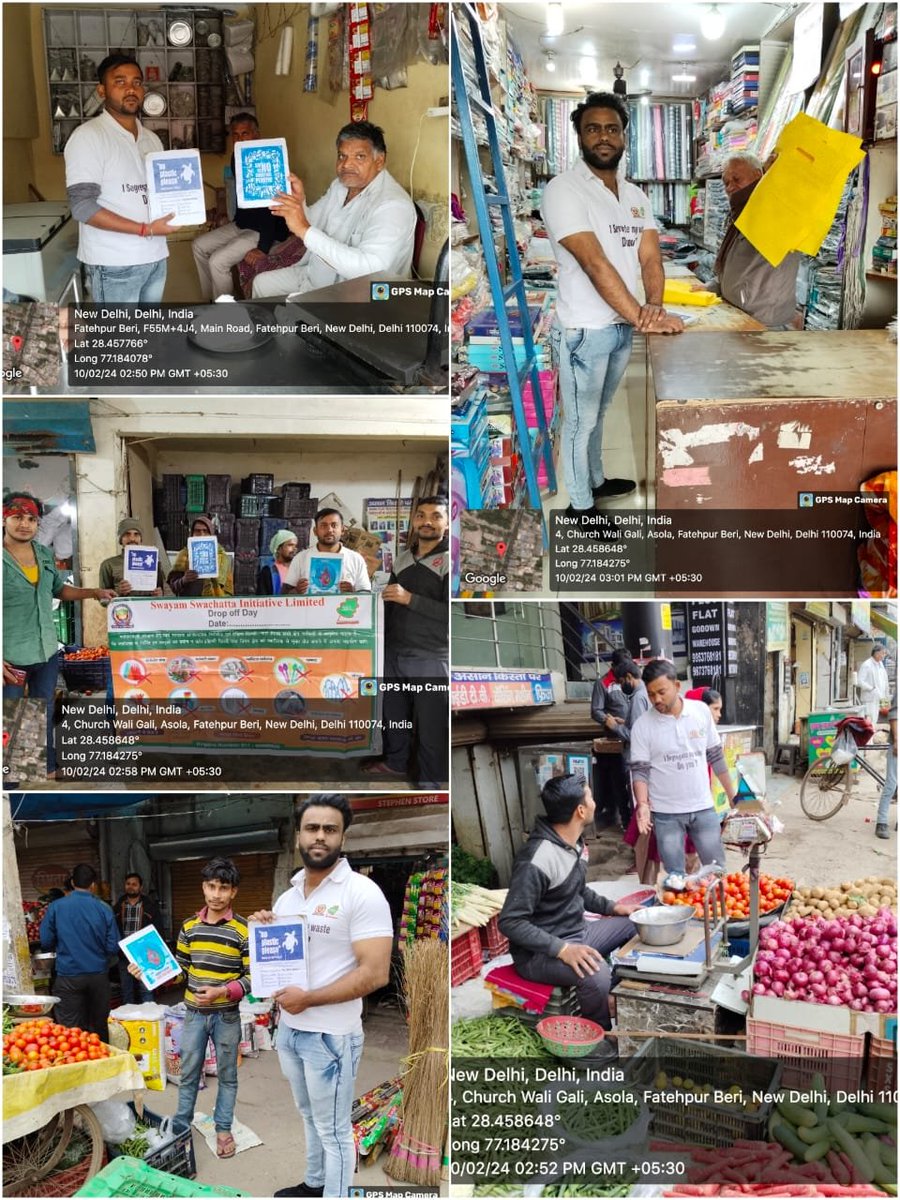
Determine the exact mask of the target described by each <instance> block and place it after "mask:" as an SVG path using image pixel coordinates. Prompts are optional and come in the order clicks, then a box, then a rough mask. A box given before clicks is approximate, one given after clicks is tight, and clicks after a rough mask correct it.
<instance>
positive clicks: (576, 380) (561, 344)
mask: <svg viewBox="0 0 900 1200" xmlns="http://www.w3.org/2000/svg"><path fill="white" fill-rule="evenodd" d="M633 335H634V329H633V327H632V326H631V325H624V324H622V325H607V326H606V328H605V329H563V328H562V327H561V326H555V327H554V329H553V341H554V345H555V347H556V351H557V355H558V357H559V390H560V395H561V396H562V401H563V419H562V437H561V439H560V461H561V462H562V468H563V479H564V480H565V484H566V490H567V491H568V493H569V503H570V504H571V505H572V507H573V508H580V509H589V508H593V506H594V498H593V496H592V495H591V489H592V488H595V487H599V486H600V485H601V484H602V483H603V481H604V478H605V476H604V474H603V418H604V417H605V415H606V410H607V409H608V408H609V406H610V403H611V402H612V398H613V396H614V395H615V391H616V388H617V387H618V386H619V383H620V382H621V380H622V376H623V375H624V374H625V368H626V367H627V366H628V359H629V358H630V357H631V342H632V338H633Z"/></svg>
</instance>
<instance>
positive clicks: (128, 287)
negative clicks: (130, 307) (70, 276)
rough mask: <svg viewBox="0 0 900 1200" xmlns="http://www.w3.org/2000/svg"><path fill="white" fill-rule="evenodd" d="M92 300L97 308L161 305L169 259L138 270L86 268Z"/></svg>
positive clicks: (88, 265) (162, 259) (87, 264)
mask: <svg viewBox="0 0 900 1200" xmlns="http://www.w3.org/2000/svg"><path fill="white" fill-rule="evenodd" d="M84 269H85V272H86V274H87V280H88V287H89V288H90V291H91V300H92V301H93V302H94V303H95V304H105V303H108V302H113V301H118V302H120V303H122V304H159V302H160V300H162V298H163V292H164V291H165V287H166V259H164V258H161V259H159V260H158V261H157V262H154V263H140V264H138V265H137V266H135V267H97V266H92V265H91V264H90V263H85V264H84Z"/></svg>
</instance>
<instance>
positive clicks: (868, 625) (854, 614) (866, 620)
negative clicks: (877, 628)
mask: <svg viewBox="0 0 900 1200" xmlns="http://www.w3.org/2000/svg"><path fill="white" fill-rule="evenodd" d="M850 620H851V621H852V622H853V624H854V625H855V626H856V627H857V628H858V629H859V630H860V632H861V633H871V632H872V620H871V617H870V615H869V601H868V600H851V601H850Z"/></svg>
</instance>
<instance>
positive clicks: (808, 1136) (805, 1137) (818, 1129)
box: [797, 1118, 831, 1146]
mask: <svg viewBox="0 0 900 1200" xmlns="http://www.w3.org/2000/svg"><path fill="white" fill-rule="evenodd" d="M826 1119H827V1118H826ZM797 1137H798V1138H800V1140H801V1141H802V1142H806V1144H807V1146H814V1145H815V1144H816V1142H821V1141H822V1140H823V1138H830V1137H831V1134H830V1133H829V1132H828V1127H827V1125H826V1124H825V1123H824V1122H823V1123H822V1124H821V1125H813V1127H812V1128H811V1129H809V1128H808V1127H807V1126H806V1125H801V1126H800V1128H799V1129H798V1130H797Z"/></svg>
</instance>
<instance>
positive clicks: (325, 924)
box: [273, 858, 394, 1034]
mask: <svg viewBox="0 0 900 1200" xmlns="http://www.w3.org/2000/svg"><path fill="white" fill-rule="evenodd" d="M305 877H306V872H305V871H298V872H297V874H296V875H294V876H293V877H292V879H291V887H290V888H289V890H288V891H286V892H284V893H283V894H282V895H280V896H279V897H278V899H277V900H276V901H275V904H274V908H273V911H274V912H275V914H276V916H279V917H281V916H305V917H306V919H307V929H308V932H309V959H308V968H309V986H310V990H311V991H314V990H315V989H316V988H323V987H328V985H329V984H332V983H334V982H335V981H336V980H338V979H341V978H343V976H344V975H346V974H348V973H349V972H350V971H353V970H354V969H355V968H356V966H357V960H356V955H355V954H354V953H353V943H354V942H362V941H365V940H367V939H368V938H392V937H393V936H394V924H393V921H392V919H391V909H390V905H389V904H388V902H387V898H386V896H385V894H384V892H383V891H382V890H381V888H380V887H379V886H378V884H377V883H374V882H373V881H372V880H371V879H368V878H367V877H366V876H365V875H360V874H359V872H358V871H354V870H353V869H352V867H351V866H350V864H349V863H348V862H347V860H346V858H341V859H339V860H338V863H337V865H336V866H335V868H334V870H333V871H331V872H330V874H328V875H326V877H325V878H324V879H323V880H322V882H321V883H320V884H319V886H318V887H317V888H316V889H315V890H314V891H312V892H310V894H309V895H308V896H305V895H304V894H303V888H304V880H305ZM280 1019H281V1020H282V1021H284V1023H285V1024H286V1025H288V1026H289V1027H290V1028H291V1029H303V1030H306V1031H307V1032H312V1033H334V1034H344V1033H360V1032H361V1031H362V1000H361V999H357V1000H344V1001H342V1002H341V1003H340V1004H321V1005H318V1006H317V1007H315V1008H308V1009H307V1010H306V1011H305V1012H302V1013H296V1014H292V1013H289V1012H285V1011H284V1009H282V1010H281V1017H280Z"/></svg>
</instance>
